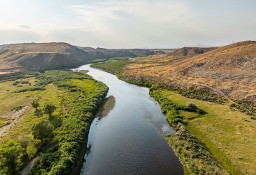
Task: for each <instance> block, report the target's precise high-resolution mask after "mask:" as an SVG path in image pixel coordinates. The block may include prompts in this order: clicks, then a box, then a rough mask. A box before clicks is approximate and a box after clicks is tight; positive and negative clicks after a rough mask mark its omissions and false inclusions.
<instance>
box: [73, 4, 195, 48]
mask: <svg viewBox="0 0 256 175" xmlns="http://www.w3.org/2000/svg"><path fill="white" fill-rule="evenodd" d="M72 9H73V10H74V11H75V12H76V13H77V14H78V15H79V16H78V18H79V19H80V20H82V21H83V24H84V26H85V30H87V31H94V32H99V33H100V35H102V37H104V38H105V39H106V40H108V42H109V43H108V45H110V46H111V47H114V46H118V45H120V44H121V45H125V44H124V41H126V42H127V44H126V46H128V47H134V46H135V47H136V46H137V47H146V46H152V45H153V44H151V43H149V42H150V41H151V42H154V41H153V39H156V40H161V39H163V40H165V42H166V40H168V39H169V40H172V38H176V37H177V35H179V34H180V33H181V31H183V32H187V31H190V30H194V28H195V23H193V21H194V20H193V19H194V17H195V16H196V14H195V13H193V12H192V11H191V10H190V8H189V6H188V5H187V4H185V3H180V2H179V1H166V0H159V1H149V0H141V1H135V0H130V1H114V0H110V1H94V2H90V3H86V4H84V5H74V6H72ZM111 43H112V44H111ZM113 43H114V44H113ZM128 43H129V44H128ZM163 44H164V42H163ZM164 45H166V43H165V44H164Z"/></svg>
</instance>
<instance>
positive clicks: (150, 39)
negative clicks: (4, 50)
mask: <svg viewBox="0 0 256 175" xmlns="http://www.w3.org/2000/svg"><path fill="white" fill-rule="evenodd" d="M243 40H256V1H255V0H214V1H206V0H0V44H11V43H25V42H52V41H56V42H67V43H70V44H73V45H78V46H90V47H104V48H177V47H184V46H221V45H226V44H231V43H233V42H238V41H243Z"/></svg>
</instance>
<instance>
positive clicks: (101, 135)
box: [78, 65, 184, 175]
mask: <svg viewBox="0 0 256 175" xmlns="http://www.w3.org/2000/svg"><path fill="white" fill-rule="evenodd" d="M78 70H89V72H88V74H89V75H91V76H92V77H93V78H94V79H96V80H98V81H101V82H103V83H105V84H106V85H107V86H108V87H109V92H108V95H107V97H109V98H108V100H107V101H106V103H105V105H103V107H102V108H101V109H100V110H99V112H98V113H97V115H96V118H95V119H94V121H93V123H92V125H91V128H90V133H89V137H88V144H87V146H88V147H89V151H88V152H87V153H86V155H85V162H84V163H83V168H82V169H81V175H167V174H168V175H182V174H184V173H183V168H182V165H181V163H180V162H179V160H178V158H177V156H176V155H175V154H174V152H173V150H172V149H171V148H170V147H169V145H168V144H167V142H166V141H165V139H164V137H163V134H170V133H174V130H173V129H172V128H171V127H170V125H169V124H168V123H167V121H166V119H165V116H164V115H163V114H162V113H161V109H160V106H159V104H158V103H157V102H156V101H155V100H154V99H152V98H151V97H150V96H149V89H148V88H144V87H139V86H136V85H132V84H129V83H126V82H124V81H122V80H119V79H118V78H117V77H116V76H114V75H112V74H109V73H106V72H104V71H101V70H97V69H94V68H91V67H90V66H89V65H84V66H81V67H79V68H78Z"/></svg>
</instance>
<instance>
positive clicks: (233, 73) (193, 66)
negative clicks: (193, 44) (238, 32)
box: [124, 41, 256, 104]
mask: <svg viewBox="0 0 256 175" xmlns="http://www.w3.org/2000/svg"><path fill="white" fill-rule="evenodd" d="M208 50H209V51H208V52H205V53H204V52H200V51H197V52H194V53H193V52H192V53H193V54H189V53H191V52H189V51H188V52H187V51H184V48H183V49H180V50H177V51H175V52H172V53H170V54H163V55H153V56H149V57H144V58H142V59H136V60H134V61H133V62H132V63H131V64H129V65H128V66H126V68H125V69H124V74H125V76H128V77H131V78H133V79H134V78H135V79H139V80H140V79H144V80H147V81H153V82H163V83H165V84H174V85H177V86H179V87H181V88H188V87H195V86H196V87H208V88H211V89H212V91H214V92H216V93H217V94H220V95H225V96H228V97H229V98H231V99H245V100H249V101H252V102H253V103H254V104H256V72H255V70H256V42H255V41H245V42H239V43H235V44H231V45H228V46H224V47H220V48H217V49H212V50H211V49H208ZM206 51H207V50H206ZM186 52H187V53H188V54H187V55H185V54H184V53H186ZM182 53H183V54H182Z"/></svg>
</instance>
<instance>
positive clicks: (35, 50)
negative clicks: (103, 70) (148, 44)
mask: <svg viewBox="0 0 256 175" xmlns="http://www.w3.org/2000/svg"><path fill="white" fill-rule="evenodd" d="M155 53H159V51H153V50H149V49H104V48H97V49H94V48H90V47H77V46H73V45H70V44H68V43H62V42H51V43H23V44H11V45H2V46H0V74H7V73H13V72H22V71H35V70H36V71H40V70H49V69H62V68H73V67H77V66H80V65H82V64H86V63H90V62H93V61H96V60H104V59H108V58H112V57H136V56H146V55H152V54H155ZM160 53H161V52H160Z"/></svg>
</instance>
